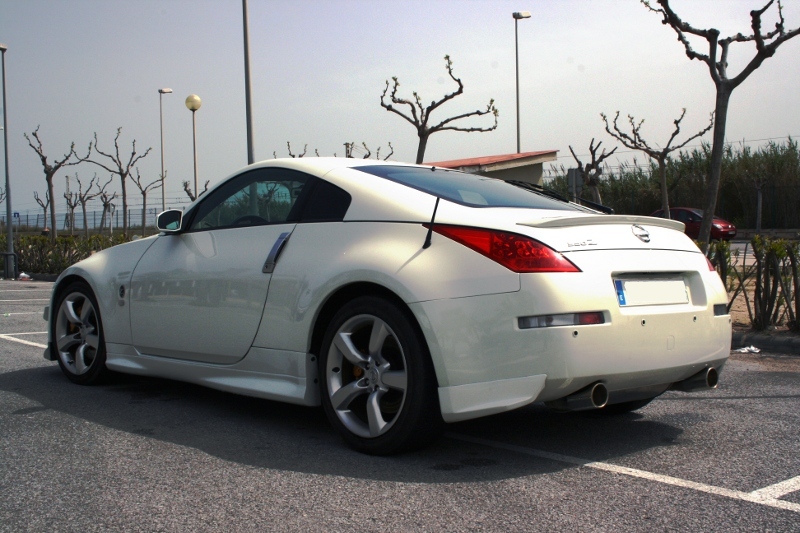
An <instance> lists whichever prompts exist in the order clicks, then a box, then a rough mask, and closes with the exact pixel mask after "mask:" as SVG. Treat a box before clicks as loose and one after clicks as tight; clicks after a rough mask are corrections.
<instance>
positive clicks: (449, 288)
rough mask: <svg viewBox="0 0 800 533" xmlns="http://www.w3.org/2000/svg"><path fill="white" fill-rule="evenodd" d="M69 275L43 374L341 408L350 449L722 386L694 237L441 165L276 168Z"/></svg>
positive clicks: (399, 444)
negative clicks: (153, 381) (522, 410)
mask: <svg viewBox="0 0 800 533" xmlns="http://www.w3.org/2000/svg"><path fill="white" fill-rule="evenodd" d="M158 227H159V230H160V231H161V233H160V234H159V235H157V236H154V237H151V238H147V239H141V240H138V241H134V242H130V243H128V244H124V245H121V246H116V247H114V248H110V249H107V250H104V251H102V252H100V253H97V254H95V255H93V256H92V257H90V258H89V259H86V260H84V261H81V262H80V263H77V264H75V265H73V266H72V267H70V268H68V269H67V270H66V271H64V273H63V274H61V276H60V277H59V278H58V281H57V282H56V284H55V287H54V289H53V295H52V300H51V304H50V306H49V307H48V308H47V310H46V311H45V318H47V319H48V320H49V342H48V348H47V350H46V352H45V358H46V359H49V360H54V361H58V364H59V365H60V366H61V368H62V369H63V371H64V373H65V374H66V375H67V377H68V378H69V379H70V380H72V381H74V382H76V383H80V384H91V383H95V382H97V381H99V380H101V379H102V378H103V377H104V375H105V374H106V373H107V372H108V371H117V372H125V373H130V374H140V375H148V376H160V377H165V378H171V379H176V380H182V381H188V382H192V383H198V384H201V385H206V386H208V387H213V388H215V389H221V390H225V391H230V392H235V393H239V394H246V395H251V396H256V397H260V398H268V399H273V400H281V401H286V402H293V403H298V404H303V405H319V404H322V406H323V407H324V409H325V412H326V413H327V416H328V418H329V419H330V421H331V423H332V424H333V426H334V427H335V428H336V429H337V430H338V431H339V432H340V433H341V434H342V436H343V437H344V439H345V440H346V441H347V442H348V443H349V444H350V445H351V446H353V447H354V448H356V449H358V450H360V451H362V452H366V453H372V454H390V453H396V452H399V451H402V450H407V449H410V448H414V447H419V446H421V445H424V444H425V443H427V442H430V440H431V439H432V438H433V437H434V436H435V435H436V434H437V432H438V431H439V430H440V429H441V427H442V422H455V421H460V420H466V419H470V418H476V417H481V416H486V415H491V414H494V413H499V412H503V411H508V410H510V409H515V408H518V407H521V406H524V405H527V404H530V403H532V402H545V403H547V404H548V405H550V406H551V407H553V408H556V409H560V410H580V409H596V410H598V412H604V413H622V412H627V411H631V410H634V409H637V408H639V407H642V406H644V405H645V404H647V403H648V402H649V401H651V400H652V399H653V398H655V397H657V396H658V395H660V394H661V393H663V392H664V391H666V390H669V389H678V390H683V391H687V392H691V391H694V390H701V389H708V388H713V387H714V386H716V383H717V376H718V372H719V370H720V369H721V368H722V366H723V365H724V363H725V361H726V360H727V358H728V355H729V353H730V344H731V320H730V316H729V315H728V313H727V311H726V303H727V295H726V292H725V288H724V287H723V284H722V282H721V280H720V278H719V276H718V275H717V273H716V272H715V271H714V269H713V268H712V267H711V266H710V263H709V262H708V261H707V260H706V258H705V256H704V255H703V254H702V253H701V252H700V251H699V250H698V249H697V247H696V246H695V245H694V244H693V242H692V241H691V240H690V239H689V238H688V237H686V235H684V234H683V224H682V223H680V222H675V221H670V220H664V219H660V218H650V217H634V216H622V215H607V214H602V213H600V212H598V211H594V210H591V209H588V208H586V207H583V206H580V205H577V204H574V203H570V202H567V201H565V200H564V199H560V198H557V197H554V196H553V195H552V194H551V193H548V192H547V191H544V190H541V189H540V188H537V187H534V186H529V185H525V184H522V183H513V182H512V183H509V182H504V181H501V180H497V179H491V178H486V177H483V176H477V175H471V174H465V173H462V172H457V171H451V170H446V169H441V168H435V167H429V166H428V167H426V166H417V165H405V164H397V163H386V162H379V161H366V160H355V159H337V158H303V159H289V160H280V159H276V160H272V161H266V162H262V163H257V164H254V165H251V166H249V167H247V168H245V169H243V170H241V171H239V172H237V173H236V174H234V175H232V176H230V177H229V178H227V179H225V180H223V181H222V182H221V183H219V184H218V185H217V186H215V187H214V188H213V189H211V190H209V191H208V193H206V194H205V195H203V196H202V197H200V198H199V199H198V200H197V201H196V202H194V203H193V204H192V205H191V206H189V208H188V209H187V210H186V211H185V212H182V211H178V210H171V211H166V212H164V213H162V214H161V215H159V218H158Z"/></svg>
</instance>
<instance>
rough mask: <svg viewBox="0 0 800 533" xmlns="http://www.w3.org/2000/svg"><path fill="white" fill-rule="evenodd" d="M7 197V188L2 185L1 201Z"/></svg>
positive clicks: (0, 188)
mask: <svg viewBox="0 0 800 533" xmlns="http://www.w3.org/2000/svg"><path fill="white" fill-rule="evenodd" d="M5 199H6V190H5V189H4V188H2V187H0V202H2V201H3V200H5Z"/></svg>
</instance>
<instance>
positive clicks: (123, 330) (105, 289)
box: [48, 237, 161, 344]
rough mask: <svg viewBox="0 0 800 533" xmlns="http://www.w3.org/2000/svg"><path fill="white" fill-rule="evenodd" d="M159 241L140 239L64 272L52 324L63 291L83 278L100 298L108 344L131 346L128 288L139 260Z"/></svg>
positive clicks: (55, 295) (55, 293) (56, 288)
mask: <svg viewBox="0 0 800 533" xmlns="http://www.w3.org/2000/svg"><path fill="white" fill-rule="evenodd" d="M158 238H161V237H150V238H147V239H139V240H137V241H132V242H129V243H125V244H120V245H117V246H114V247H111V248H106V249H105V250H102V251H100V252H97V253H95V254H93V255H91V256H90V257H88V258H86V259H84V260H83V261H79V262H78V263H75V264H74V265H72V266H70V267H68V268H67V269H66V270H64V271H63V272H62V273H61V275H60V276H58V279H57V280H56V282H55V285H54V286H53V293H52V295H51V297H50V316H49V319H50V321H51V323H52V320H53V317H54V316H55V314H56V312H57V311H58V310H57V309H56V307H55V306H56V301H57V299H58V298H59V297H60V295H61V292H63V290H64V289H66V287H67V286H68V285H69V284H70V283H71V282H72V281H75V280H77V279H82V280H84V281H85V282H86V283H88V284H89V286H90V287H91V288H92V291H93V292H94V295H95V298H96V299H97V305H98V306H99V308H100V309H99V311H100V317H101V319H102V321H103V330H104V334H105V339H106V342H112V343H120V344H130V343H131V327H130V313H129V309H128V289H129V288H130V280H131V276H132V275H133V271H134V269H135V268H136V265H137V263H138V262H139V260H140V259H141V258H142V256H143V255H144V253H145V252H146V251H147V249H148V248H150V246H152V244H153V243H154V242H155V241H156V239H158ZM120 289H122V290H120ZM121 294H122V296H120V295H121ZM52 329H53V328H48V330H49V331H48V338H49V340H50V341H51V342H52V341H53V340H54V339H53V338H52Z"/></svg>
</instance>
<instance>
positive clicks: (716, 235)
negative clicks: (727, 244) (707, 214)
mask: <svg viewBox="0 0 800 533" xmlns="http://www.w3.org/2000/svg"><path fill="white" fill-rule="evenodd" d="M669 215H670V216H669V217H670V218H671V219H672V220H678V221H680V222H683V223H684V224H686V229H685V230H684V231H685V233H686V235H688V236H689V237H691V238H692V239H697V238H698V237H699V236H700V224H701V223H702V222H703V210H702V209H695V208H694V207H672V208H670V210H669ZM650 216H651V217H659V218H664V210H663V209H659V210H658V211H653V212H652V213H650ZM734 237H736V226H734V225H733V224H731V223H730V222H728V221H727V220H724V219H722V218H719V217H714V224H713V225H712V226H711V238H712V239H717V240H725V241H729V240H731V239H732V238H734Z"/></svg>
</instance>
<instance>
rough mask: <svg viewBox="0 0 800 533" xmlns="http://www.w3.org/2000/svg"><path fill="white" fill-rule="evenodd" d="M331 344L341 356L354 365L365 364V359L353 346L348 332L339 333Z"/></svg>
mask: <svg viewBox="0 0 800 533" xmlns="http://www.w3.org/2000/svg"><path fill="white" fill-rule="evenodd" d="M333 344H334V345H335V346H336V348H337V349H338V350H339V351H340V352H341V353H342V355H343V356H344V357H345V359H347V360H348V361H350V362H351V363H352V364H354V365H360V364H362V363H365V362H366V357H364V355H363V354H362V353H361V352H360V351H359V350H358V348H356V346H355V345H354V344H353V339H352V337H351V334H350V333H349V332H340V333H338V334H337V335H336V337H334V339H333Z"/></svg>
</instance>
